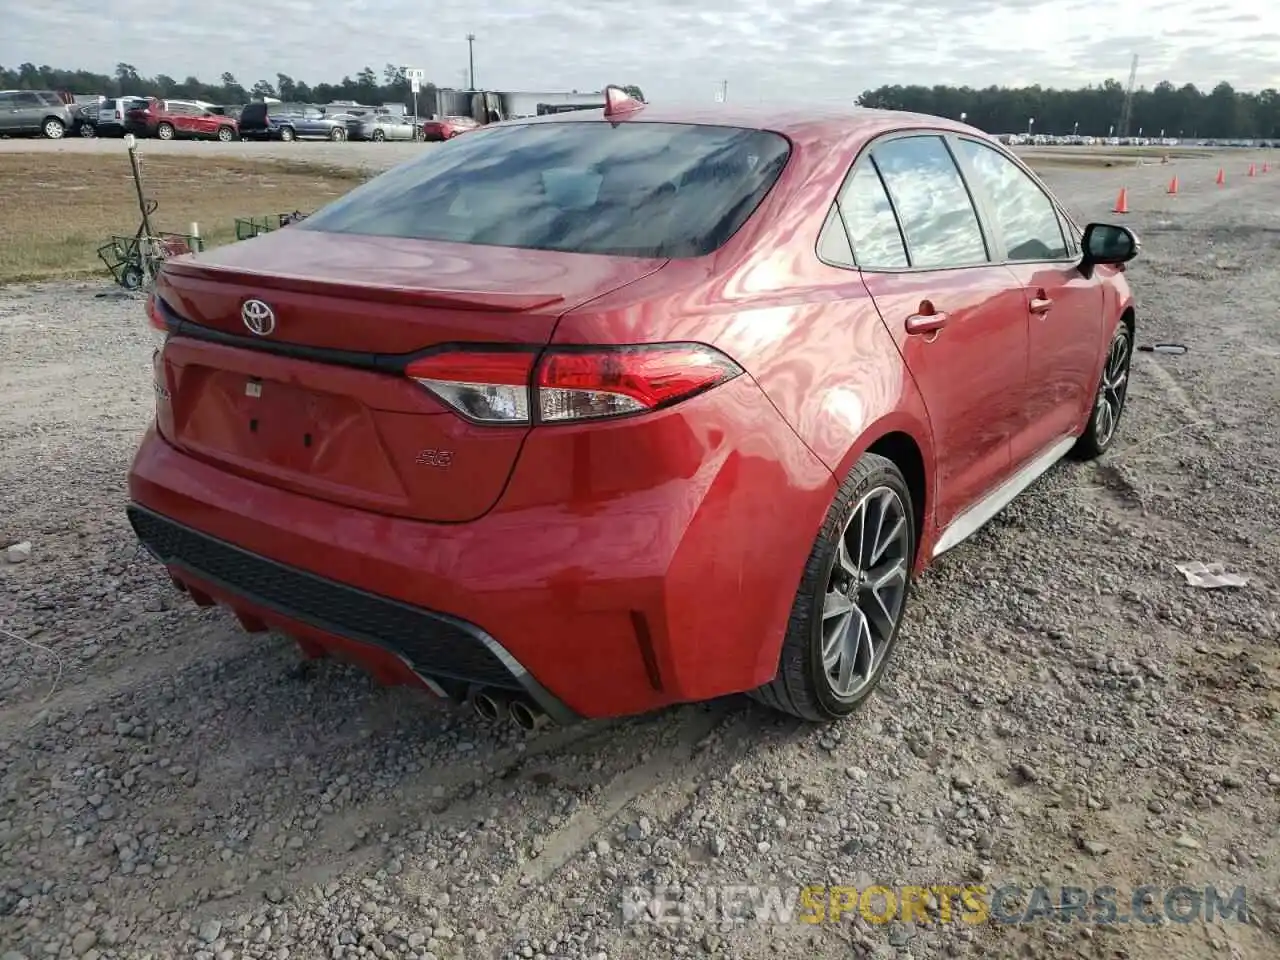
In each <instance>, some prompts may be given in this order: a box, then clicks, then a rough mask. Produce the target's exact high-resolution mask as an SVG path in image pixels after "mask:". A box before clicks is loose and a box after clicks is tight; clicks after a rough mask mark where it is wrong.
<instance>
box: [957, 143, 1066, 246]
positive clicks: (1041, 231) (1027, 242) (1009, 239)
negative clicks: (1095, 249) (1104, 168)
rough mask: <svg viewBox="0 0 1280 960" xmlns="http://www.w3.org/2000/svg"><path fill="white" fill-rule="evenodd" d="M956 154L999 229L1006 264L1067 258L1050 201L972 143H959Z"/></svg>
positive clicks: (1008, 164)
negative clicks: (966, 164)
mask: <svg viewBox="0 0 1280 960" xmlns="http://www.w3.org/2000/svg"><path fill="white" fill-rule="evenodd" d="M960 152H961V154H962V156H963V157H964V158H965V161H966V162H967V163H968V164H969V168H970V169H971V170H972V171H973V174H974V176H975V177H976V178H977V181H978V184H977V186H978V188H979V189H981V190H982V191H983V192H984V193H985V194H986V195H987V198H988V200H989V202H990V204H991V215H992V216H994V217H995V219H996V222H997V223H998V224H999V226H1000V233H1001V235H1002V237H1003V240H1004V247H1005V249H1004V250H1003V251H1002V253H1003V256H1004V257H1005V258H1007V259H1009V260H1061V259H1064V258H1065V257H1067V255H1068V254H1067V245H1066V242H1065V241H1064V240H1063V237H1062V224H1061V223H1059V222H1058V213H1057V211H1056V210H1055V209H1054V206H1053V201H1051V200H1050V199H1049V197H1048V195H1047V194H1046V193H1045V192H1044V191H1043V190H1041V189H1040V187H1039V186H1038V185H1037V184H1036V183H1035V182H1034V181H1033V180H1032V179H1031V178H1030V177H1028V176H1027V175H1026V173H1024V172H1023V171H1022V170H1021V169H1020V168H1019V167H1018V165H1017V164H1015V163H1014V162H1013V161H1011V160H1009V158H1008V157H1005V156H1003V155H1002V154H1000V153H997V152H996V151H995V150H993V149H991V148H990V147H988V146H986V145H985V144H982V143H978V142H976V141H974V140H961V141H960Z"/></svg>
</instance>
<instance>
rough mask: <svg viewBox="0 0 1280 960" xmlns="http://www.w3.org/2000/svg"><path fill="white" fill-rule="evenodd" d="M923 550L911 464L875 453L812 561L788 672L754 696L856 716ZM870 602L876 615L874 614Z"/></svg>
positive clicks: (816, 716) (782, 670)
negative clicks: (908, 473) (907, 473)
mask: <svg viewBox="0 0 1280 960" xmlns="http://www.w3.org/2000/svg"><path fill="white" fill-rule="evenodd" d="M877 518H883V521H884V522H883V523H881V522H879V520H878V519H877ZM864 532H865V535H866V536H869V537H870V538H871V539H870V541H868V540H866V539H864ZM890 533H892V534H893V539H892V540H890V538H889V536H888V535H889V534H890ZM868 543H870V547H868ZM882 543H883V544H885V546H880V544H882ZM915 553H916V525H915V505H914V504H913V503H912V502H911V493H910V491H909V489H908V487H907V482H906V480H905V479H904V478H903V476H902V471H900V470H899V469H898V467H897V465H896V464H894V463H893V461H891V460H888V459H886V458H885V457H881V456H878V455H876V454H873V453H868V454H865V455H864V456H863V457H862V459H860V460H859V461H858V463H857V464H856V465H855V466H854V468H853V470H852V471H851V472H850V474H849V476H848V477H847V478H846V479H845V481H844V483H842V484H841V485H840V490H839V492H838V493H837V494H836V497H835V500H834V501H833V502H832V504H831V507H830V508H829V509H828V510H827V516H826V519H825V520H824V521H823V524H822V528H821V530H819V532H818V537H817V540H816V542H815V543H814V545H813V549H812V551H810V553H809V559H808V561H807V562H806V563H805V567H804V574H803V576H802V577H801V580H800V589H799V590H798V592H797V594H796V599H795V603H794V604H793V606H792V608H791V618H790V620H789V621H788V623H787V634H786V637H785V638H784V640H783V643H782V653H781V656H780V657H779V662H778V673H777V675H776V676H775V677H774V678H773V680H771V681H770V682H769V683H767V684H765V685H764V686H762V687H759V688H757V689H756V690H754V691H753V692H752V693H751V696H752V697H753V698H754V699H756V700H758V701H760V702H761V703H763V704H764V705H765V706H768V707H771V708H773V709H774V710H779V711H781V712H783V713H788V714H791V715H792V716H795V717H799V718H800V719H802V720H809V721H812V722H815V723H830V722H831V721H834V720H839V719H841V718H843V717H847V716H848V715H849V714H851V713H853V711H854V710H856V709H857V708H858V707H859V706H860V705H861V704H862V703H863V701H865V700H866V699H867V697H868V696H870V694H871V692H872V691H873V690H875V688H876V687H877V686H878V685H879V683H880V678H881V677H882V676H883V674H884V670H885V667H886V666H887V664H888V662H889V660H890V658H891V656H892V654H893V648H894V646H896V644H897V638H898V630H899V627H900V626H901V623H902V615H903V612H904V611H905V609H906V604H907V598H908V596H909V594H910V589H911V569H912V566H913V564H914V562H915ZM894 571H896V573H895V572H894ZM882 578H883V579H882ZM877 584H879V585H878V586H877ZM891 594H892V595H891ZM864 604H865V605H867V606H868V608H869V609H873V610H874V611H875V612H874V613H873V614H872V615H870V616H868V615H866V614H864V613H863V612H862V608H863V606H864ZM842 605H846V607H845V610H842ZM846 611H847V612H846ZM846 616H847V619H845V620H842V618H845V617H846ZM842 623H843V626H842ZM841 631H843V632H841ZM851 631H852V632H851ZM855 633H856V635H855ZM873 635H874V636H873ZM842 638H843V639H842ZM864 641H865V642H864ZM841 650H844V651H847V656H846V654H845V653H841ZM833 657H834V658H835V659H833ZM846 661H847V662H848V664H849V666H848V667H846V666H845V663H846Z"/></svg>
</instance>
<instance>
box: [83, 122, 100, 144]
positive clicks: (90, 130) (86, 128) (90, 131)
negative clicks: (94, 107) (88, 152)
mask: <svg viewBox="0 0 1280 960" xmlns="http://www.w3.org/2000/svg"><path fill="white" fill-rule="evenodd" d="M97 135H98V128H97V127H95V126H94V125H93V124H92V123H82V124H80V136H82V137H84V138H85V139H86V140H88V139H91V138H93V137H96V136H97Z"/></svg>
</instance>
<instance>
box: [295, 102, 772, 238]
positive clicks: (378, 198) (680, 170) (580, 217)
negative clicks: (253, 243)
mask: <svg viewBox="0 0 1280 960" xmlns="http://www.w3.org/2000/svg"><path fill="white" fill-rule="evenodd" d="M789 152H790V147H789V144H788V142H787V141H786V139H785V138H783V137H781V136H778V135H777V134H774V133H768V132H765V131H761V130H743V129H737V128H732V127H714V126H692V125H685V124H668V123H640V122H637V123H622V124H619V125H617V126H614V125H612V124H609V123H605V122H592V121H587V122H580V123H572V122H570V123H536V124H527V125H520V126H513V127H498V128H494V129H491V130H488V131H484V132H482V133H471V134H468V135H467V136H465V137H460V138H459V139H457V140H454V141H451V142H449V143H448V144H446V145H445V146H442V147H437V148H436V149H434V150H431V151H430V152H428V153H427V154H425V155H424V156H423V157H422V158H421V159H419V160H416V161H414V162H412V163H409V164H406V165H404V166H401V167H398V168H396V169H394V170H391V171H389V172H388V173H385V174H383V175H382V176H380V177H378V178H376V179H374V180H371V181H370V182H369V183H367V184H365V185H364V186H361V187H358V188H357V189H355V190H353V191H352V192H351V193H349V194H347V195H346V196H345V197H343V198H342V199H341V200H338V201H336V202H334V203H332V204H330V205H329V206H327V207H325V208H324V209H322V210H321V211H319V212H318V213H315V214H313V215H312V216H310V217H309V218H307V219H306V220H305V221H303V223H302V224H300V228H305V229H308V230H325V231H329V232H334V233H358V234H370V235H374V236H393V237H413V238H419V239H424V240H446V241H452V242H456V243H478V244H488V245H493V246H501V247H524V248H531V249H542V250H563V251H566V252H574V253H600V254H612V255H616V256H633V257H696V256H702V255H704V254H707V253H710V252H711V251H713V250H715V249H716V248H717V247H719V246H720V245H721V244H723V243H724V242H725V241H726V240H728V239H729V237H730V236H732V235H733V234H734V233H735V232H736V231H737V229H738V228H739V227H740V226H741V225H742V224H743V222H744V221H745V220H746V219H747V217H749V216H750V215H751V213H752V211H753V210H755V208H756V206H757V205H758V204H759V203H760V201H761V200H762V199H763V197H764V195H765V194H766V193H767V192H768V191H769V189H770V188H771V187H772V186H773V183H774V181H775V180H776V179H777V177H778V174H779V173H780V172H781V171H782V168H783V166H784V165H785V164H786V161H787V157H788V155H789Z"/></svg>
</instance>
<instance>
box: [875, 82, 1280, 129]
mask: <svg viewBox="0 0 1280 960" xmlns="http://www.w3.org/2000/svg"><path fill="white" fill-rule="evenodd" d="M1124 99H1125V88H1124V87H1122V86H1121V85H1120V83H1119V82H1118V81H1116V80H1108V81H1106V82H1105V83H1103V84H1102V85H1101V86H1097V87H1095V86H1089V87H1082V88H1081V89H1079V90H1056V89H1052V88H1043V87H1039V86H1035V87H986V88H984V89H974V88H971V87H946V86H935V87H922V86H910V87H901V86H884V87H880V88H878V89H876V90H868V91H867V92H866V93H864V94H862V96H861V97H859V98H858V103H859V104H860V105H862V106H864V107H879V108H882V109H888V110H911V111H914V112H918V113H928V114H933V115H934V116H943V117H950V118H952V119H956V120H958V119H960V115H961V114H964V115H965V117H964V119H965V122H967V123H969V124H972V125H973V126H975V127H978V128H980V129H982V130H986V131H987V132H988V133H997V134H999V133H1026V132H1027V131H1028V130H1030V131H1031V132H1033V133H1047V134H1055V135H1070V134H1073V133H1078V134H1079V135H1080V136H1091V137H1105V136H1117V137H1120V136H1139V135H1141V136H1145V137H1159V136H1160V135H1161V132H1162V131H1163V135H1164V136H1166V137H1180V138H1182V137H1185V138H1198V139H1210V138H1211V139H1216V140H1231V139H1242V140H1243V139H1280V93H1277V92H1276V91H1275V90H1272V89H1267V90H1261V91H1259V92H1257V93H1246V92H1243V91H1239V90H1236V89H1235V88H1234V87H1232V86H1231V84H1229V83H1225V82H1224V83H1219V84H1218V85H1217V86H1215V87H1214V88H1213V89H1212V90H1211V91H1209V92H1207V93H1206V92H1204V91H1202V90H1200V89H1199V88H1197V87H1196V86H1195V85H1194V84H1190V83H1188V84H1184V85H1183V86H1181V87H1175V86H1174V85H1173V84H1172V83H1169V82H1168V81H1164V82H1162V83H1158V84H1156V86H1155V87H1154V88H1153V89H1151V90H1147V89H1145V88H1143V89H1141V90H1135V91H1134V94H1133V107H1132V114H1131V117H1130V121H1129V129H1128V130H1127V131H1122V130H1121V122H1122V114H1123V111H1124ZM1113 128H1114V133H1112V132H1111V131H1112V130H1113ZM1139 131H1141V134H1139Z"/></svg>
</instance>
